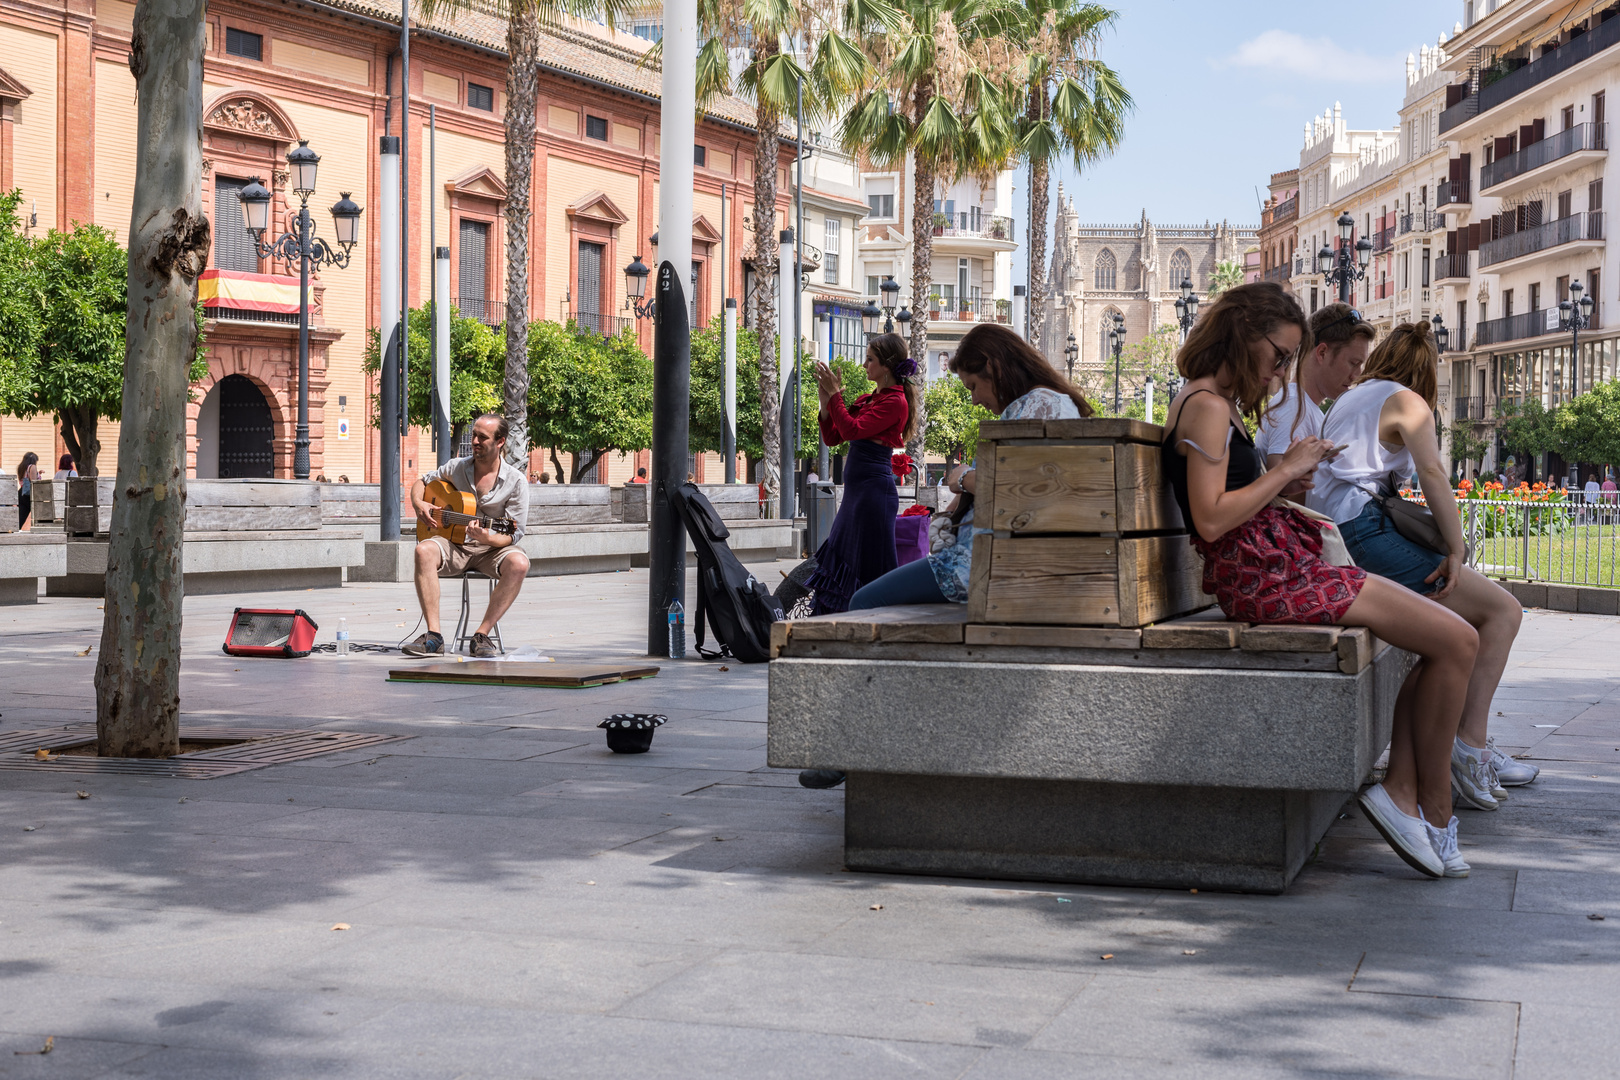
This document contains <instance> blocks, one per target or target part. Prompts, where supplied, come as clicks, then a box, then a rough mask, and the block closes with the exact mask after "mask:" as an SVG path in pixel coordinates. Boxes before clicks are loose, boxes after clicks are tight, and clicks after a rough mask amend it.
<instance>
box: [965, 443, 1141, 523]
mask: <svg viewBox="0 0 1620 1080" xmlns="http://www.w3.org/2000/svg"><path fill="white" fill-rule="evenodd" d="M994 460H995V466H996V473H995V485H994V492H993V505H994V514H993V516H992V517H990V518H989V519H988V520H987V519H985V518H983V517H981V516H980V515H979V514H978V513H977V512H975V514H974V517H975V519H976V520H977V523H978V525H979V526H980V527H981V528H988V529H995V530H997V531H1001V530H1007V531H1009V532H1012V533H1014V534H1027V533H1100V532H1114V531H1116V529H1117V528H1118V514H1117V511H1116V506H1115V497H1114V447H1112V446H1058V445H1036V446H998V447H997V448H996V451H995V455H994ZM978 490H980V491H984V490H985V487H984V483H983V477H980V478H979V482H978Z"/></svg>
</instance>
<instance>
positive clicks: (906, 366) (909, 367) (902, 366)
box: [889, 356, 917, 379]
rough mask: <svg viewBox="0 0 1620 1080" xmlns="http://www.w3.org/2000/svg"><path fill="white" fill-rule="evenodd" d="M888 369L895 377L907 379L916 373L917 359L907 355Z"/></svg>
mask: <svg viewBox="0 0 1620 1080" xmlns="http://www.w3.org/2000/svg"><path fill="white" fill-rule="evenodd" d="M889 370H891V371H893V372H894V377H895V378H897V379H909V378H911V377H912V376H913V375H915V374H917V361H915V360H913V359H912V358H911V357H909V356H908V357H906V358H905V359H904V360H902V361H900V362H899V363H898V364H896V365H894V367H892V368H890V369H889Z"/></svg>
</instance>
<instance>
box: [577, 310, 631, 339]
mask: <svg viewBox="0 0 1620 1080" xmlns="http://www.w3.org/2000/svg"><path fill="white" fill-rule="evenodd" d="M563 321H564V322H571V323H574V324H576V325H577V326H578V327H579V328H580V329H581V330H589V331H590V332H591V333H593V334H601V335H602V336H603V337H615V336H617V335H618V334H619V333H621V332H623V331H625V330H634V329H635V326H636V320H634V319H631V318H626V317H624V316H620V315H603V314H601V313H600V312H596V311H577V310H576V311H565V312H563Z"/></svg>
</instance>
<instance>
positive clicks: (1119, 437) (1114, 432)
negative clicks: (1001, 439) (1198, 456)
mask: <svg viewBox="0 0 1620 1080" xmlns="http://www.w3.org/2000/svg"><path fill="white" fill-rule="evenodd" d="M979 430H980V431H983V430H984V428H983V426H982V425H981V426H980V428H979ZM1046 437H1047V438H1048V439H1106V440H1108V441H1110V442H1121V443H1150V444H1152V445H1154V446H1158V445H1159V444H1160V443H1161V442H1163V441H1164V428H1163V427H1161V426H1159V425H1158V424H1149V423H1145V422H1143V421H1141V420H1127V419H1124V418H1120V419H1104V418H1101V417H1088V418H1084V419H1079V420H1048V421H1047V422H1046Z"/></svg>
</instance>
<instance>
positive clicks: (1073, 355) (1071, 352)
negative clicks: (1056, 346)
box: [1063, 330, 1080, 382]
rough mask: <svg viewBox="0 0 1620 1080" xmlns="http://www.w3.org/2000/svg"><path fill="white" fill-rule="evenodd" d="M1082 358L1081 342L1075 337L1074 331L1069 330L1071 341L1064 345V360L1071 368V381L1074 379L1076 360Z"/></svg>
mask: <svg viewBox="0 0 1620 1080" xmlns="http://www.w3.org/2000/svg"><path fill="white" fill-rule="evenodd" d="M1078 359H1080V343H1079V342H1078V341H1076V340H1075V339H1074V331H1072V330H1071V331H1070V332H1069V343H1068V344H1067V345H1065V346H1063V362H1064V363H1065V364H1066V365H1068V368H1069V381H1070V382H1073V381H1074V362H1075V361H1076V360H1078Z"/></svg>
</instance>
